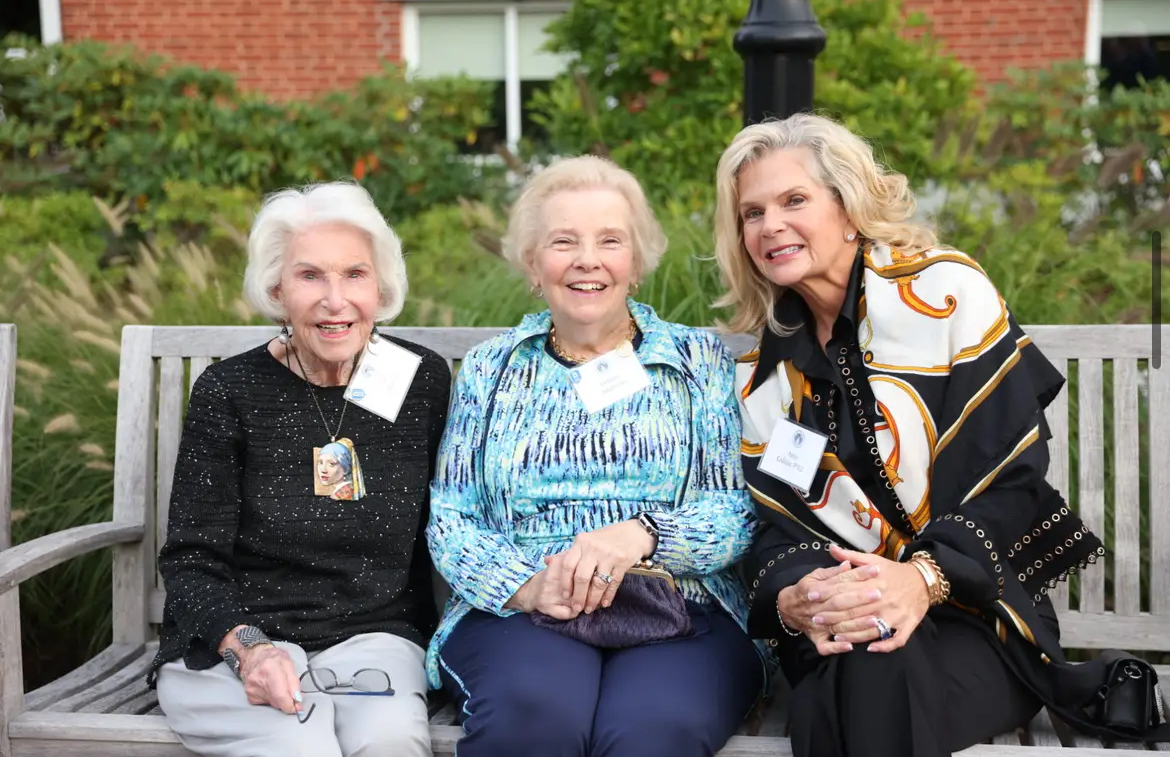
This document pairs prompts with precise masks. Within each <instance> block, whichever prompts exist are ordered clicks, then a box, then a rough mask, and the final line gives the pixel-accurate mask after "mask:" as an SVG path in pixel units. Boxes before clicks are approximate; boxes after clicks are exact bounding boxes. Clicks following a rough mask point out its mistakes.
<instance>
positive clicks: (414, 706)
mask: <svg viewBox="0 0 1170 757" xmlns="http://www.w3.org/2000/svg"><path fill="white" fill-rule="evenodd" d="M276 645H277V646H279V647H280V648H282V649H284V650H286V651H287V652H288V654H289V656H290V657H291V658H292V662H293V666H294V667H295V668H296V671H297V674H298V675H299V674H302V673H304V672H305V669H306V666H307V663H308V661H309V660H312V662H313V667H314V668H329V669H331V670H332V671H333V672H335V673H336V674H337V676H338V678H340V679H342V680H348V679H349V678H351V677H352V676H353V674H354V672H355V671H357V670H359V669H361V668H378V669H379V670H384V671H386V672H387V673H388V674H389V675H390V685H391V686H392V687H393V689H394V691H395V694H394V696H391V697H362V696H334V695H330V694H322V693H317V692H305V693H304V702H303V705H304V712H308V710H309V707H310V706H312V705H314V704H315V705H317V709H316V710H315V711H314V712H313V714H312V716H311V717H310V718H309V719H308V721H306V722H305V723H303V724H302V723H298V722H297V718H296V717H295V716H293V715H286V714H284V713H283V712H281V711H280V710H278V709H276V708H274V707H271V706H269V705H260V706H257V705H252V704H249V703H248V699H247V697H246V696H245V695H244V685H243V684H242V683H241V682H240V681H239V679H237V678H236V677H235V675H233V674H232V672H231V671H230V670H229V669H228V666H227V664H226V663H220V664H219V665H216V666H215V667H214V668H211V669H209V670H188V669H187V666H186V665H185V664H184V663H183V661H182V660H176V661H174V662H169V663H167V664H166V665H163V666H162V668H161V669H160V670H159V674H158V703H159V707H160V708H162V711H163V713H164V714H165V715H166V720H167V725H168V726H170V728H171V730H172V731H174V732H175V735H177V736H178V737H179V740H180V741H182V742H183V745H184V746H185V747H187V748H188V749H190V750H191V751H192V752H195V753H196V754H199V755H203V757H431V736H430V729H429V727H428V725H427V698H426V691H427V687H426V672H425V670H424V668H423V661H424V657H425V652H424V651H423V649H422V648H420V647H419V646H418V645H417V644H414V643H412V642H410V641H407V640H406V639H403V638H401V637H398V636H392V635H390V634H385V633H368V634H361V635H358V636H354V637H352V638H350V639H347V640H345V641H344V642H342V643H340V644H336V645H334V646H332V647H330V648H328V649H325V650H322V651H320V652H313V653H310V654H306V653H305V651H304V650H303V649H301V648H300V647H298V646H297V645H295V644H288V643H285V642H282V641H281V642H276Z"/></svg>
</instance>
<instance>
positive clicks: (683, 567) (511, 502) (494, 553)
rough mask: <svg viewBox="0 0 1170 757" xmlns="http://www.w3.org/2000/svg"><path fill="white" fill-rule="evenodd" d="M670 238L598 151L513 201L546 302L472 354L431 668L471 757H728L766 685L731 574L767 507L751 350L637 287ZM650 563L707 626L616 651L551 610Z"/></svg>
mask: <svg viewBox="0 0 1170 757" xmlns="http://www.w3.org/2000/svg"><path fill="white" fill-rule="evenodd" d="M665 247H666V240H665V237H664V235H663V233H662V230H661V228H660V227H659V226H658V223H657V221H656V220H655V219H654V216H653V214H652V212H651V211H650V208H649V206H648V205H647V202H646V199H645V197H644V195H643V193H642V190H641V188H640V187H639V185H638V182H637V180H636V179H635V178H634V177H633V176H632V175H631V174H630V173H628V172H627V171H624V170H622V169H620V168H618V167H617V166H615V165H613V164H612V163H610V162H608V161H605V160H603V159H600V158H596V157H592V156H585V157H578V158H572V159H569V160H563V161H560V162H557V163H554V164H553V165H552V166H550V167H548V168H546V169H544V170H543V171H542V172H541V173H539V174H537V175H536V176H535V177H534V178H533V179H532V180H531V181H530V182H529V184H528V186H527V187H525V189H524V191H523V193H522V194H521V196H520V197H519V199H518V200H517V202H516V203H515V206H514V207H513V211H512V217H511V219H510V224H509V229H508V234H507V235H506V238H505V248H506V249H505V254H506V256H507V257H508V259H509V260H510V262H512V264H513V265H514V266H515V267H517V268H518V269H519V270H521V271H522V272H523V273H524V275H525V276H527V277H528V279H529V280H530V281H531V282H532V293H533V295H534V296H537V297H542V298H543V299H544V300H545V301H546V302H547V303H548V310H546V311H545V312H542V313H539V314H535V315H528V316H526V317H525V318H524V319H523V320H522V321H521V323H520V324H519V325H518V326H516V327H515V328H512V329H510V330H508V331H506V332H505V333H503V334H501V335H500V336H498V337H496V338H494V339H492V340H490V341H488V342H485V343H484V344H481V345H479V346H477V347H476V348H475V349H473V350H472V351H471V352H470V353H468V355H467V358H466V360H465V361H464V363H463V366H462V369H461V370H460V372H459V375H458V379H457V382H456V386H455V390H454V395H453V398H452V404H451V414H450V417H449V421H448V425H447V430H446V433H445V435H444V438H443V442H442V445H441V448H440V452H439V460H438V462H437V464H436V477H435V480H434V482H433V483H432V486H431V495H432V501H431V516H430V525H429V527H428V530H427V537H428V541H429V544H430V548H431V554H432V556H433V557H434V561H435V564H436V566H437V568H438V569H439V571H440V572H441V573H442V575H443V576H444V578H446V580H447V581H448V582H449V583H450V585H451V588H452V597H451V601H450V602H449V603H448V606H447V608H446V612H445V613H444V616H443V619H442V621H441V622H440V627H439V630H438V632H437V633H436V635H435V637H434V639H433V640H432V642H431V645H430V649H429V650H428V655H427V664H428V673H429V676H430V680H431V685H432V686H434V687H436V688H437V687H439V686H443V687H445V688H446V689H447V690H448V691H450V692H451V694H452V695H453V696H454V697H455V699H456V702H457V705H458V708H459V710H460V713H461V715H460V717H461V722H462V725H463V728H464V731H465V734H466V735H465V736H464V737H463V738H462V739H461V740H460V742H459V745H458V750H459V754H460V756H461V757H476V755H492V756H493V757H494V756H496V755H502V754H507V755H513V756H515V757H523V756H524V755H539V756H540V757H559V756H560V755H564V756H565V757H570V756H571V757H583V756H584V755H590V756H591V757H602V756H603V755H631V754H637V755H639V757H654V755H664V756H666V755H669V756H670V757H686V756H687V755H713V754H714V753H715V752H717V751H718V750H719V749H720V748H722V747H723V746H724V744H725V743H726V741H727V739H728V738H729V737H730V736H731V735H732V734H733V733H734V732H735V730H736V728H737V726H738V725H739V723H740V722H741V721H742V719H743V717H744V715H745V714H747V712H748V710H749V709H750V708H751V707H752V705H753V703H754V702H755V700H756V697H757V695H758V694H759V693H760V691H761V688H762V684H763V678H764V667H763V663H762V661H761V657H760V656H759V655H758V654H757V651H756V647H755V646H754V645H753V643H752V642H751V640H750V639H749V637H748V635H747V632H746V630H745V628H746V626H745V623H746V616H747V605H746V601H745V598H746V592H745V590H744V588H743V585H742V583H741V581H740V580H739V577H738V576H737V574H736V573H735V572H734V570H733V565H734V564H735V563H736V562H737V561H738V560H739V559H740V557H741V556H742V555H743V554H744V553H745V552H746V550H747V549H748V547H749V545H750V543H751V539H752V535H753V532H754V529H755V525H756V521H755V517H754V515H753V512H752V507H751V504H750V501H749V499H748V495H747V493H746V491H745V488H744V483H743V477H742V471H741V462H740V459H739V435H740V426H739V411H738V408H737V401H736V397H735V393H734V389H733V386H734V363H733V360H732V356H731V354H730V353H729V352H728V350H727V348H726V347H725V346H724V345H723V344H722V342H720V341H719V340H718V338H717V337H715V336H713V335H711V334H708V333H706V332H703V331H701V330H698V329H694V328H690V327H686V326H681V325H678V324H674V323H667V322H665V321H663V320H661V319H659V318H658V317H657V316H656V315H655V313H654V311H653V310H652V309H651V308H649V307H647V306H645V305H642V304H639V303H637V302H635V301H634V300H633V299H631V298H630V295H632V294H634V293H635V292H636V291H637V286H638V281H639V280H640V279H641V278H642V277H644V276H645V275H647V274H648V273H649V272H650V271H652V270H653V268H654V266H655V264H656V263H657V261H658V258H659V257H660V256H661V254H662V252H663V250H664V249H665ZM631 350H632V354H633V355H635V356H636V360H631V359H630V354H631ZM603 355H605V356H607V357H606V358H604V359H602V360H595V358H598V357H600V356H603ZM603 364H604V365H608V366H611V368H610V371H609V372H606V373H605V374H604V378H603V377H602V376H601V374H600V373H599V372H598V367H599V366H602V365H603ZM647 558H650V559H653V560H654V561H655V562H656V563H660V564H661V565H662V566H663V567H665V568H666V569H667V570H668V571H670V572H671V573H672V574H673V575H674V577H675V579H676V582H677V586H678V590H679V592H680V593H681V595H682V597H683V599H685V601H686V605H687V612H688V613H689V615H690V618H691V621H692V624H693V632H692V633H690V634H684V635H683V636H681V637H677V638H671V639H669V640H666V641H659V642H655V643H648V644H640V645H636V646H630V647H626V648H622V649H614V648H611V647H609V646H606V647H602V646H598V645H593V644H589V643H585V642H583V641H580V640H578V639H579V637H575V636H572V635H567V634H563V633H559V632H557V631H555V630H552V629H550V628H548V627H546V625H545V624H539V625H538V624H537V623H536V622H534V621H535V620H537V619H546V620H547V619H548V618H549V616H551V618H553V619H557V620H562V621H564V620H568V619H572V618H576V617H579V616H580V615H581V613H587V614H591V613H594V612H598V613H604V612H606V610H607V608H609V606H610V605H611V603H613V602H614V601H615V597H618V599H617V601H619V602H620V601H621V597H620V595H621V592H622V583H623V580H624V579H625V578H626V576H625V574H626V571H627V569H629V568H630V567H632V566H634V565H635V563H638V562H639V561H640V560H643V559H647ZM631 578H632V577H631ZM639 578H642V577H639Z"/></svg>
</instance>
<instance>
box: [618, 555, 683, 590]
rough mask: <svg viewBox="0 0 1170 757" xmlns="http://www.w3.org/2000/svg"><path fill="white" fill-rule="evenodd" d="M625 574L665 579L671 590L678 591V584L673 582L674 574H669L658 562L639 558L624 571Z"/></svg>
mask: <svg viewBox="0 0 1170 757" xmlns="http://www.w3.org/2000/svg"><path fill="white" fill-rule="evenodd" d="M626 575H627V576H628V575H635V576H650V577H651V578H661V579H662V580H663V581H666V585H667V586H669V587H670V590H671V591H678V586H677V585H676V584H675V582H674V576H672V575H671V574H670V571H669V570H667V569H666V568H664V567H662V565H661V564H660V563H655V562H654V561H653V560H639V561H638V562H636V563H634V566H633V567H632V568H630V569H629V570H627V571H626Z"/></svg>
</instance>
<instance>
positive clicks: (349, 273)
mask: <svg viewBox="0 0 1170 757" xmlns="http://www.w3.org/2000/svg"><path fill="white" fill-rule="evenodd" d="M244 292H245V295H246V297H247V298H248V300H249V302H250V303H251V304H252V305H253V307H255V308H256V309H257V310H258V311H259V312H261V313H262V314H264V315H265V316H267V317H270V318H272V319H273V320H274V321H276V322H278V323H280V325H281V332H280V335H279V337H277V338H275V339H272V340H271V341H269V342H267V343H265V344H260V345H258V346H256V347H255V348H253V349H251V350H248V351H246V352H244V353H242V354H239V355H236V356H234V357H230V358H227V359H225V360H223V361H221V362H218V363H215V364H214V365H212V366H210V367H209V368H208V369H207V370H206V371H204V372H203V373H202V374H201V375H200V376H199V378H198V379H197V380H196V382H195V385H194V387H193V388H192V391H191V399H190V406H189V408H188V412H187V418H186V423H185V425H184V428H183V436H182V443H181V447H180V449H179V456H178V460H177V463H176V466H175V475H174V483H173V486H172V493H171V502H170V520H169V529H170V531H169V534H168V538H167V541H166V544H165V546H163V548H162V551H161V554H160V556H159V562H158V566H159V571H160V572H161V574H162V577H163V580H164V582H165V584H166V590H167V599H166V608H165V613H164V620H163V626H162V630H161V633H160V642H159V651H158V656H157V658H156V659H155V664H154V666H153V667H152V669H151V671H150V676H149V678H148V681H149V682H150V684H151V685H157V688H158V698H159V705H160V707H161V708H162V710H163V712H164V713H165V715H166V720H167V724H168V725H169V726H170V727H171V729H172V730H174V732H175V733H176V734H177V735H178V737H179V739H180V740H181V741H182V742H183V744H184V745H185V746H186V747H187V748H188V749H190V750H191V751H193V752H195V753H196V754H200V755H215V756H218V757H245V756H246V757H260V756H264V755H271V756H272V757H294V756H295V755H304V756H305V757H326V756H328V755H336V756H338V757H340V756H341V755H345V757H378V756H381V757H390V756H391V755H393V756H394V757H403V756H405V755H414V756H415V757H424V756H426V757H429V755H430V754H431V749H430V737H429V729H428V726H427V697H426V693H427V684H426V678H425V673H424V667H423V663H424V654H425V652H424V649H425V646H426V644H427V642H428V640H429V639H430V637H431V634H432V633H433V632H434V628H435V624H436V620H437V612H436V607H435V604H434V600H433V592H432V588H431V563H430V559H429V555H428V554H427V548H426V540H425V536H424V529H425V526H426V523H427V518H428V502H429V492H428V484H429V481H430V478H431V473H432V468H433V465H434V459H435V455H436V452H437V450H438V444H439V440H440V438H441V436H442V431H443V427H444V424H445V421H446V414H447V402H448V398H449V395H450V389H449V387H450V371H449V369H448V368H447V365H446V363H445V362H444V361H443V360H442V359H441V358H440V357H439V356H438V355H436V354H435V353H434V352H432V351H430V350H427V349H425V348H423V347H421V346H419V345H416V344H411V343H409V342H405V341H402V340H399V339H395V338H391V337H388V336H384V335H381V334H378V332H377V329H376V327H375V323H376V322H379V321H388V320H391V319H393V318H394V317H395V316H397V315H398V313H399V312H401V310H402V305H403V300H404V298H405V296H406V274H405V269H404V266H403V261H402V253H401V245H400V244H399V241H398V238H397V237H396V236H395V234H394V232H393V231H392V230H391V229H390V227H389V226H388V225H387V224H386V221H385V220H384V219H383V217H382V215H381V213H379V211H378V209H377V208H376V207H375V205H374V203H373V201H372V200H371V199H370V197H369V195H368V194H367V193H366V192H365V190H363V189H362V188H361V187H359V186H357V185H355V184H351V183H331V184H321V185H315V186H311V187H308V188H306V189H304V190H303V191H302V190H293V189H289V190H284V191H281V192H277V193H275V194H273V195H272V196H270V197H269V198H267V200H266V201H265V203H264V205H263V207H262V208H261V210H260V212H259V214H258V215H257V217H256V219H255V222H254V224H253V226H252V231H251V236H250V238H249V241H248V267H247V270H246V272H245V274H244Z"/></svg>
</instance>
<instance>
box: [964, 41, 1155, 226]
mask: <svg viewBox="0 0 1170 757" xmlns="http://www.w3.org/2000/svg"><path fill="white" fill-rule="evenodd" d="M1090 76H1100V72H1099V71H1095V70H1092V69H1088V70H1087V69H1086V68H1085V67H1084V66H1083V65H1081V64H1077V63H1069V64H1060V65H1055V66H1053V67H1052V68H1050V69H1036V70H1032V71H1027V72H1014V74H1013V77H1012V80H1011V82H1010V83H1008V84H1001V85H998V86H996V87H993V88H992V89H991V91H990V93H989V97H988V103H987V108H986V110H985V111H984V112H983V113H982V115H981V121H982V124H981V125H980V126H981V128H982V130H983V131H984V132H985V133H986V134H987V136H986V138H985V139H984V140H983V141H982V144H981V147H982V149H983V153H984V154H983V155H982V156H981V158H980V159H978V160H976V161H974V166H972V168H973V169H974V170H973V171H972V172H968V173H967V175H971V173H974V174H978V173H979V167H980V166H981V165H983V166H986V165H988V164H992V165H1002V164H1008V165H1013V164H1016V163H1042V164H1044V166H1045V168H1046V171H1047V173H1048V174H1049V175H1050V176H1051V177H1052V178H1053V179H1054V184H1053V188H1054V189H1056V190H1059V191H1061V192H1063V193H1065V194H1066V195H1067V196H1068V197H1069V198H1070V199H1071V200H1074V201H1075V200H1077V199H1084V198H1090V200H1091V202H1093V203H1096V204H1098V205H1099V207H1100V212H1099V213H1096V214H1095V216H1094V218H1093V219H1092V220H1093V221H1094V222H1095V223H1096V224H1101V223H1104V224H1105V226H1106V227H1121V228H1124V227H1126V226H1129V227H1130V230H1131V231H1149V230H1151V229H1156V228H1170V213H1168V212H1165V211H1166V210H1167V209H1166V208H1162V207H1161V206H1160V203H1161V202H1162V201H1163V200H1164V199H1165V198H1166V196H1167V194H1168V192H1167V188H1168V187H1170V178H1168V177H1170V115H1168V114H1170V82H1168V81H1165V80H1157V81H1154V82H1146V83H1144V84H1143V85H1142V86H1140V87H1138V88H1135V89H1124V88H1121V87H1118V88H1115V89H1113V90H1111V91H1110V90H1101V91H1098V92H1096V93H1095V95H1094V97H1092V98H1090V97H1088V96H1087V89H1086V82H1087V81H1089V80H1090ZM1151 166H1152V167H1151ZM1159 211H1162V212H1161V213H1160V214H1159ZM1131 224H1132V225H1131ZM1096 228H1098V225H1094V226H1092V227H1090V228H1089V231H1092V230H1093V229H1096ZM1082 233H1083V232H1082Z"/></svg>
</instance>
